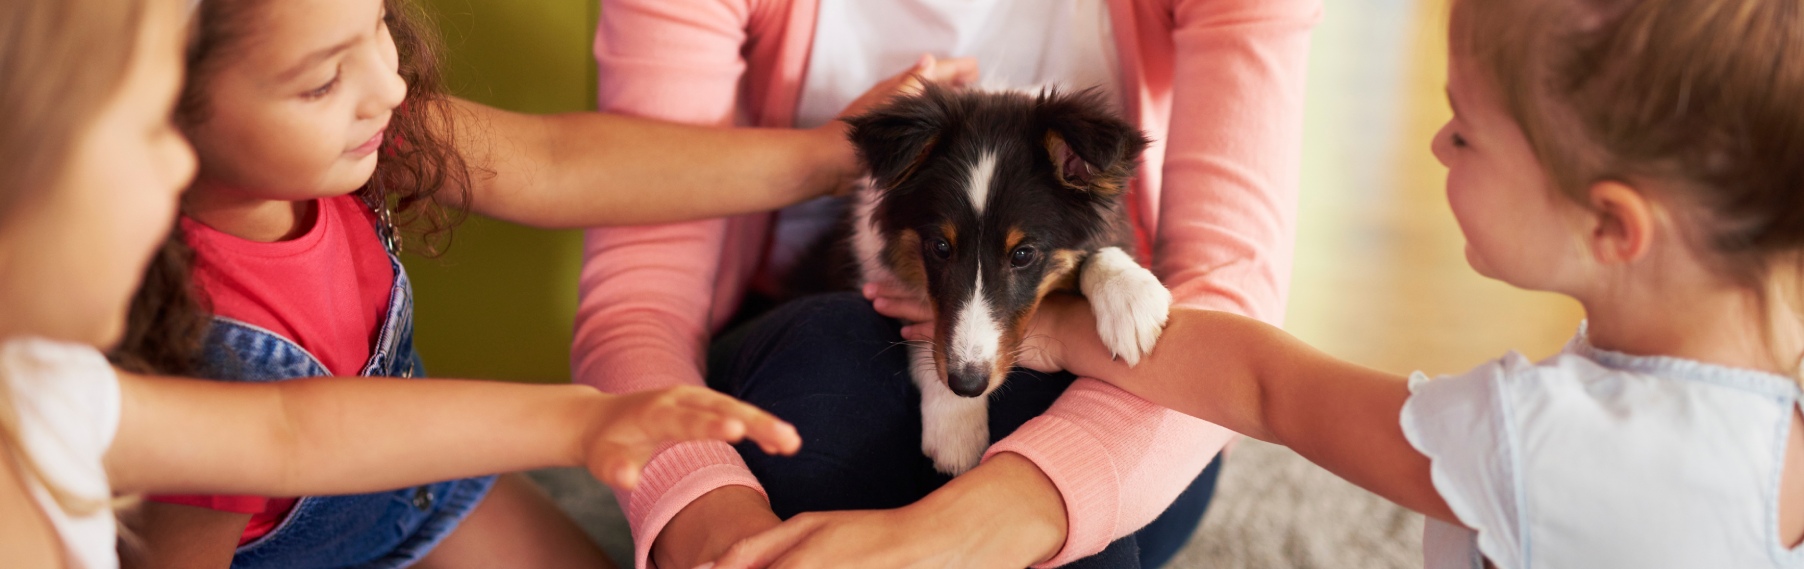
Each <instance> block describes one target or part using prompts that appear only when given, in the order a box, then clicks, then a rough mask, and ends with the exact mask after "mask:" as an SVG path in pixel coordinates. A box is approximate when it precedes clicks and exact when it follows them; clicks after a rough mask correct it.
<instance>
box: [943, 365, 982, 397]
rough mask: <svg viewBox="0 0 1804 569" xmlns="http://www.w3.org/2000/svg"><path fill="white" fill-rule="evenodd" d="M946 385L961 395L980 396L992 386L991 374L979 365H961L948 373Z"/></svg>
mask: <svg viewBox="0 0 1804 569" xmlns="http://www.w3.org/2000/svg"><path fill="white" fill-rule="evenodd" d="M946 387H950V388H952V392H953V393H957V394H958V395H959V396H960V397H978V396H981V395H983V392H984V390H985V389H987V388H989V387H990V374H989V372H988V371H987V370H985V369H983V368H981V367H979V366H961V367H960V368H959V369H954V370H952V372H951V373H948V374H946Z"/></svg>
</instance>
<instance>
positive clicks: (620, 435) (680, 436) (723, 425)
mask: <svg viewBox="0 0 1804 569" xmlns="http://www.w3.org/2000/svg"><path fill="white" fill-rule="evenodd" d="M597 405H598V407H599V409H597V410H596V411H595V412H594V413H592V414H590V415H589V417H590V418H591V422H590V424H589V427H588V430H587V432H586V433H585V434H584V436H583V439H582V448H581V449H580V450H579V451H578V452H579V453H580V456H581V457H582V460H580V461H579V462H580V463H582V464H587V465H588V466H589V472H590V473H592V474H594V475H595V478H596V479H598V480H601V481H602V482H603V483H606V484H608V485H609V486H613V487H616V488H621V489H625V490H631V489H633V488H634V487H637V486H638V485H639V471H640V469H642V468H644V467H645V463H646V461H649V460H651V455H652V453H653V452H654V451H656V450H657V449H658V448H659V447H661V446H663V445H664V444H665V443H674V442H682V441H691V440H701V439H717V440H722V441H727V442H739V441H740V440H742V439H747V438H749V439H751V440H752V441H754V442H756V443H758V447H759V448H762V449H764V452H766V453H769V454H781V455H792V454H795V452H796V451H797V450H798V449H800V448H801V447H802V438H801V436H800V435H798V434H796V429H795V427H793V426H790V424H789V423H785V422H783V421H781V420H779V419H777V418H776V417H774V416H772V415H771V414H769V413H765V412H764V411H762V410H760V409H758V408H757V407H753V406H751V405H749V404H746V403H744V402H741V401H739V400H737V399H733V398H732V397H727V396H726V395H722V394H720V393H719V392H716V391H714V390H711V389H708V388H705V387H696V386H690V385H685V386H681V387H673V388H670V389H662V390H657V391H642V392H639V393H632V394H627V395H616V396H603V398H602V399H601V400H600V402H599V403H597Z"/></svg>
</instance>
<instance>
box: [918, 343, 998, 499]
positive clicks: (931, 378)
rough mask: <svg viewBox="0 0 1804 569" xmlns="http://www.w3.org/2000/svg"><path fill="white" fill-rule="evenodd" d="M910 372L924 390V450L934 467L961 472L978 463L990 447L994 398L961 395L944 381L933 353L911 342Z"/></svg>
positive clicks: (923, 452)
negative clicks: (991, 414)
mask: <svg viewBox="0 0 1804 569" xmlns="http://www.w3.org/2000/svg"><path fill="white" fill-rule="evenodd" d="M909 354H910V355H911V357H912V358H913V360H914V361H913V363H912V364H911V365H909V375H910V376H911V379H914V383H915V388H917V389H920V390H921V453H922V454H926V455H927V458H930V459H933V468H934V470H938V471H940V472H944V473H946V474H951V475H953V476H957V475H960V474H964V472H965V471H966V470H970V469H972V468H975V467H976V466H977V461H979V460H982V459H983V451H984V450H986V449H988V448H990V401H989V398H986V397H960V396H959V395H958V394H957V393H953V392H952V389H951V388H948V387H946V384H945V383H943V382H941V381H940V374H939V368H937V367H935V365H936V364H935V363H934V361H933V355H932V354H929V353H926V352H925V351H924V350H922V349H920V348H918V347H916V346H914V345H911V346H910V347H909Z"/></svg>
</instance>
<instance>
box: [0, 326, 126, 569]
mask: <svg viewBox="0 0 1804 569" xmlns="http://www.w3.org/2000/svg"><path fill="white" fill-rule="evenodd" d="M0 381H3V382H4V385H0V387H4V388H7V389H10V390H11V391H12V402H13V405H14V407H15V408H16V409H17V411H18V414H19V431H20V433H19V435H20V438H21V439H22V443H23V444H24V446H25V451H26V452H27V453H28V454H29V455H30V456H31V459H32V460H33V461H34V462H36V464H37V466H38V468H39V469H40V470H41V471H42V472H43V474H44V476H45V477H46V478H48V479H49V480H50V481H52V483H54V484H56V485H57V486H58V487H60V488H62V489H63V490H65V491H67V492H69V493H71V494H73V495H75V496H77V497H79V498H81V499H85V500H93V501H94V502H95V503H97V504H99V505H100V506H102V507H101V509H100V510H98V511H95V512H93V513H91V514H88V515H84V516H71V515H70V514H68V513H67V512H64V511H63V509H62V507H61V506H59V505H58V504H57V503H56V500H55V499H54V498H52V497H51V495H50V492H49V491H48V490H45V488H44V486H43V484H42V483H41V481H38V480H30V481H29V482H28V483H29V484H30V486H31V494H32V497H33V498H35V499H36V500H37V502H38V505H39V507H41V508H42V509H43V510H44V514H45V516H46V517H47V518H49V519H50V524H51V526H52V527H53V528H54V529H55V530H56V533H57V535H58V536H59V537H61V538H62V540H63V549H64V551H65V552H66V556H67V558H68V561H69V563H70V566H71V567H74V568H76V569H113V568H116V567H118V566H119V558H118V554H117V553H115V550H114V547H115V543H114V540H115V530H114V526H113V511H112V509H111V502H110V500H111V499H112V495H113V494H112V486H111V485H109V484H108V483H107V476H106V467H105V466H104V465H103V464H102V459H104V458H105V456H106V452H107V448H108V447H111V446H112V444H113V435H114V434H115V433H116V432H118V430H119V406H120V394H119V377H118V375H117V374H115V373H114V372H113V367H112V365H110V364H108V363H107V360H106V357H104V356H102V355H101V354H100V352H98V351H96V350H95V349H94V348H92V347H90V346H84V345H79V344H64V343H59V342H52V341H49V340H42V339H31V338H26V339H13V340H9V341H6V342H5V343H3V344H0Z"/></svg>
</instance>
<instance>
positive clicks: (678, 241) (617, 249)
mask: <svg viewBox="0 0 1804 569" xmlns="http://www.w3.org/2000/svg"><path fill="white" fill-rule="evenodd" d="M602 4H603V6H602V10H601V13H602V18H601V22H600V24H599V26H598V28H597V31H596V34H595V60H596V63H597V65H598V68H599V73H598V76H599V77H600V86H599V89H598V91H597V93H598V98H599V104H600V110H602V111H606V112H617V113H623V114H630V115H639V116H648V117H655V118H660V119H665V120H672V121H679V122H688V123H696V124H722V125H724V124H731V123H732V122H733V117H734V109H735V104H736V100H735V95H736V93H737V92H738V82H739V77H740V75H741V74H742V73H743V72H744V69H745V63H744V61H742V60H741V58H740V57H739V48H740V44H741V43H742V42H743V41H744V32H743V30H744V26H743V22H744V21H745V17H746V14H745V10H746V8H745V2H742V1H741V2H732V1H722V2H714V1H710V2H680V3H679V2H668V1H665V0H604V1H603V2H602ZM728 233H729V221H728V220H724V219H716V220H707V221H698V222H689V223H676V224H669V225H661V226H646V227H618V228H603V229H592V230H589V232H588V233H587V235H586V236H585V239H584V257H583V268H582V275H581V282H580V297H579V301H578V305H577V314H576V330H575V342H574V346H573V348H572V354H571V360H572V361H571V367H572V373H573V375H574V378H575V380H576V381H578V382H581V383H584V384H588V385H593V386H596V387H597V388H600V389H602V390H603V391H607V392H611V393H622V392H629V391H639V390H645V389H656V388H663V387H670V386H674V385H680V384H692V385H701V384H702V383H703V378H702V375H701V373H702V372H701V370H702V365H703V361H704V359H705V356H704V354H705V349H706V345H707V341H708V336H709V332H710V325H711V323H710V318H711V315H712V313H713V312H715V311H716V310H715V308H716V307H714V306H713V304H714V302H715V294H714V292H715V291H714V288H715V284H716V281H717V280H718V278H719V276H720V275H719V272H720V266H721V257H722V251H723V249H724V248H725V246H726V244H725V243H724V241H725V240H726V239H727V236H728ZM728 309H729V310H730V307H729V308H728ZM735 484H737V485H744V486H748V487H751V488H754V489H757V490H759V491H760V492H762V491H763V488H762V487H761V486H759V484H758V481H757V479H755V478H754V477H753V476H752V474H751V471H750V470H748V469H747V468H746V466H745V463H744V462H743V461H742V460H741V459H740V457H739V454H738V453H737V452H736V451H734V450H733V448H732V447H731V446H729V445H727V444H725V443H720V442H709V443H685V444H681V445H676V446H674V447H670V448H667V449H665V450H663V451H661V452H659V453H658V454H657V455H655V456H654V457H653V458H652V460H651V462H650V463H649V464H647V465H646V467H645V474H644V478H643V481H642V482H641V484H640V486H639V488H638V489H637V490H636V491H634V492H631V493H630V494H621V495H620V498H621V502H622V504H623V506H624V509H625V510H626V514H627V520H628V522H629V523H630V525H631V526H632V530H633V537H634V555H635V558H636V564H637V565H638V566H639V567H647V566H649V553H650V551H651V544H652V541H653V540H654V539H655V538H656V537H657V535H658V533H659V532H660V531H661V530H662V529H663V528H664V524H666V523H668V522H669V521H670V518H671V517H673V516H675V515H676V513H677V512H678V511H680V510H682V508H683V507H685V506H687V505H688V504H689V503H690V502H692V501H694V500H695V499H696V498H697V497H700V496H701V495H702V494H706V493H707V492H709V491H711V490H714V489H716V488H720V487H723V486H728V485H735Z"/></svg>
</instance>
